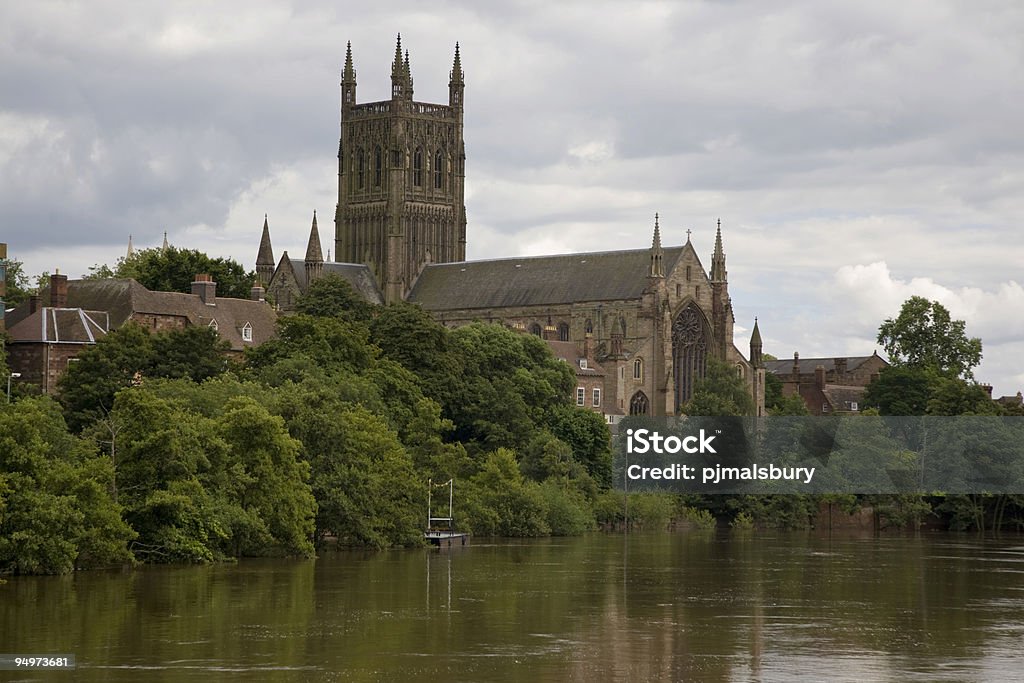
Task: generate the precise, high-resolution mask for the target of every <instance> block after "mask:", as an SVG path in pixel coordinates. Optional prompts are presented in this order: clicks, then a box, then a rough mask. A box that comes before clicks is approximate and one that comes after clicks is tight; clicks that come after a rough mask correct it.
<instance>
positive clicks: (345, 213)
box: [334, 36, 466, 303]
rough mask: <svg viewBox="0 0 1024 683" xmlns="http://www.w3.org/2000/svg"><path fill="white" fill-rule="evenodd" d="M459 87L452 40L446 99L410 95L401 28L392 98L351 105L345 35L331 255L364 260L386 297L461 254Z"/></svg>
mask: <svg viewBox="0 0 1024 683" xmlns="http://www.w3.org/2000/svg"><path fill="white" fill-rule="evenodd" d="M464 89H465V81H464V79H463V72H462V62H461V60H460V57H459V46H458V44H456V45H455V60H454V63H453V65H452V70H451V74H450V79H449V83H448V104H447V105H444V104H426V103H423V102H416V101H414V100H413V79H412V74H411V70H410V67H409V53H408V51H406V52H405V53H404V54H403V52H402V38H401V36H399V37H398V44H397V45H396V47H395V59H394V62H393V63H392V65H391V99H390V100H385V101H383V102H368V103H363V104H358V103H357V102H356V72H355V69H354V68H353V65H352V46H351V43H350V44H349V46H348V49H347V51H346V54H345V68H344V70H343V71H342V77H341V141H340V144H339V147H338V206H337V210H336V214H335V220H334V223H335V245H334V247H335V257H336V258H337V260H338V261H342V262H348V263H364V264H366V265H367V266H369V267H370V270H371V271H372V272H373V275H374V277H375V278H376V279H377V283H378V285H379V286H380V288H381V290H382V291H383V292H384V297H385V300H386V301H387V302H389V303H390V302H394V301H401V300H403V299H404V298H405V297H406V295H407V294H408V292H409V290H410V289H412V286H413V283H414V282H415V281H416V278H417V277H418V276H419V274H420V272H421V271H422V270H423V268H424V266H426V265H427V264H429V263H450V262H453V261H464V260H465V258H466V206H465V160H466V151H465V145H464V143H463V138H462V115H463V93H464Z"/></svg>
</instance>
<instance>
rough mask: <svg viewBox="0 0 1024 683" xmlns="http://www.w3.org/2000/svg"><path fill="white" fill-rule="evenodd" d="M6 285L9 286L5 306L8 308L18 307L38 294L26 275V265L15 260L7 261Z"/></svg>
mask: <svg viewBox="0 0 1024 683" xmlns="http://www.w3.org/2000/svg"><path fill="white" fill-rule="evenodd" d="M4 283H5V284H6V285H7V294H5V295H4V304H5V305H7V306H12V307H13V306H17V305H18V304H20V303H21V302H22V301H26V300H27V299H28V297H29V296H30V295H32V294H35V293H36V290H35V289H34V288H33V287H32V285H31V282H30V281H29V277H28V275H26V274H25V264H23V263H22V262H21V261H17V260H15V259H7V268H6V269H5V271H4Z"/></svg>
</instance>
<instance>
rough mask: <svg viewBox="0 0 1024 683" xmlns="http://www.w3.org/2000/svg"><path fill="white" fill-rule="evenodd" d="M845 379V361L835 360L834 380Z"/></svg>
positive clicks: (843, 359) (842, 359) (841, 359)
mask: <svg viewBox="0 0 1024 683" xmlns="http://www.w3.org/2000/svg"><path fill="white" fill-rule="evenodd" d="M843 379H846V359H845V358H836V380H837V381H838V380H843Z"/></svg>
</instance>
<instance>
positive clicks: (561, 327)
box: [558, 323, 569, 341]
mask: <svg viewBox="0 0 1024 683" xmlns="http://www.w3.org/2000/svg"><path fill="white" fill-rule="evenodd" d="M558 341H569V325H568V324H567V323H558Z"/></svg>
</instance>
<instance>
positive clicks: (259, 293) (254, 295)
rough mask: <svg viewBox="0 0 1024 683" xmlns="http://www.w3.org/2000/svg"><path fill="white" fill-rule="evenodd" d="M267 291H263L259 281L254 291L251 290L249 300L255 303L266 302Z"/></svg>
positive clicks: (253, 287)
mask: <svg viewBox="0 0 1024 683" xmlns="http://www.w3.org/2000/svg"><path fill="white" fill-rule="evenodd" d="M266 297H267V290H265V289H263V286H262V285H261V284H260V281H259V280H256V282H255V283H254V284H253V286H252V289H250V290H249V298H250V299H252V300H253V301H266Z"/></svg>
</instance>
